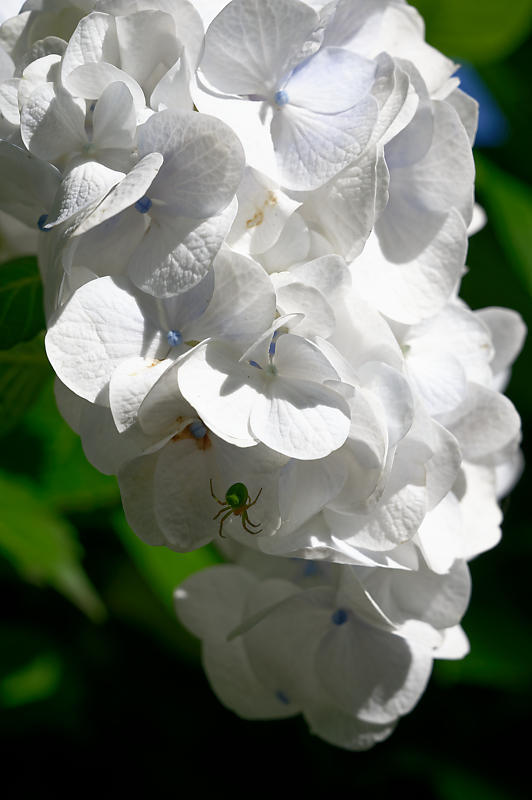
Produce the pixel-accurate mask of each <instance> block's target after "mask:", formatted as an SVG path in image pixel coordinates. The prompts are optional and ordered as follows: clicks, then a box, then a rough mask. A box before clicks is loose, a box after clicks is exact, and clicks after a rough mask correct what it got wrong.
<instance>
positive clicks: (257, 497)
mask: <svg viewBox="0 0 532 800" xmlns="http://www.w3.org/2000/svg"><path fill="white" fill-rule="evenodd" d="M261 492H262V486H261V487H260V489H259V493H258V495H257V496H256V498H255V499H254V501H253V502H252V503H248V505H247V508H251V506H254V505H255V503H256V502H257V500H258V499H259V497H260V493H261Z"/></svg>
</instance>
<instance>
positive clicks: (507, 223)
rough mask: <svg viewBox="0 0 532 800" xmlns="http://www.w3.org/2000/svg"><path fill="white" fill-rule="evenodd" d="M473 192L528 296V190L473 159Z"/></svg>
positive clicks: (531, 245) (531, 199) (531, 202)
mask: <svg viewBox="0 0 532 800" xmlns="http://www.w3.org/2000/svg"><path fill="white" fill-rule="evenodd" d="M475 161H476V167H477V188H478V190H479V198H480V200H481V201H482V202H483V203H484V205H485V206H486V210H487V212H488V216H489V221H490V224H491V225H492V226H493V228H494V230H495V232H496V234H497V238H498V239H499V241H500V243H501V245H502V247H503V249H504V250H505V252H506V255H507V256H508V259H509V264H510V266H511V267H512V269H513V270H514V273H515V275H516V277H517V278H518V280H519V282H520V283H521V286H522V288H523V289H526V291H527V292H528V294H529V295H530V296H532V190H531V189H530V188H529V187H528V186H526V184H523V183H521V182H520V181H518V180H517V179H516V178H514V177H512V176H511V175H508V174H507V173H506V172H503V170H501V169H499V168H498V167H496V166H495V165H494V164H492V163H491V162H490V161H489V160H488V159H487V158H484V157H482V156H480V155H478V154H477V155H476V159H475Z"/></svg>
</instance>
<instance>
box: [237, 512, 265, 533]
mask: <svg viewBox="0 0 532 800" xmlns="http://www.w3.org/2000/svg"><path fill="white" fill-rule="evenodd" d="M240 519H241V520H242V527H243V528H244V530H245V531H247V532H248V533H262V528H260V530H258V531H252V530H251V528H248V527H247V525H246V523H247V522H249V524H250V525H253V527H254V528H256V527H257V525H256V524H255V523H254V522H251V521H250V519H249V517H248V515H247V512H246V511H243V512H242V516H241V517H240Z"/></svg>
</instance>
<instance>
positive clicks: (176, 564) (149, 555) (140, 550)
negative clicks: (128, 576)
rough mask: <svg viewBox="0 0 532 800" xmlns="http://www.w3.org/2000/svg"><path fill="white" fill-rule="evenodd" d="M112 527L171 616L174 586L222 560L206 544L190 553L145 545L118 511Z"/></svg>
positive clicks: (212, 548)
mask: <svg viewBox="0 0 532 800" xmlns="http://www.w3.org/2000/svg"><path fill="white" fill-rule="evenodd" d="M113 525H114V528H115V530H116V532H117V534H118V536H119V537H120V539H121V540H122V544H123V545H124V547H125V548H126V550H127V551H128V553H129V555H130V556H131V558H132V560H133V562H134V563H135V565H136V567H137V569H138V570H139V572H140V573H141V574H142V575H143V577H144V578H145V580H146V581H147V582H148V584H149V586H150V587H151V589H152V591H153V592H154V594H155V595H157V596H158V597H159V598H160V599H161V600H162V602H163V603H164V605H165V606H166V607H167V608H168V609H169V611H170V612H171V614H172V615H173V616H175V612H174V604H173V594H174V590H175V589H176V587H177V586H179V584H180V583H182V581H184V580H185V578H186V577H188V575H192V574H193V573H194V572H199V570H200V569H204V568H205V567H211V566H213V565H214V564H219V563H221V562H222V561H223V559H222V558H221V556H219V555H218V553H217V551H216V550H215V549H214V547H211V546H209V545H207V547H202V548H200V549H199V550H194V551H192V552H191V553H175V552H174V551H173V550H169V549H168V548H167V547H153V546H151V545H149V544H145V542H143V541H142V540H141V539H139V537H138V536H136V535H135V534H134V533H133V531H132V530H131V528H130V527H129V525H128V524H127V522H126V520H125V517H124V514H123V513H122V512H120V513H118V514H116V515H115V517H114V519H113Z"/></svg>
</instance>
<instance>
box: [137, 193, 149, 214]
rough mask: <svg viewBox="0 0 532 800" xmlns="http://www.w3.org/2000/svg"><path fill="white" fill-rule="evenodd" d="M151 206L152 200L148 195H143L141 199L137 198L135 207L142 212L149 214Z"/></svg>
mask: <svg viewBox="0 0 532 800" xmlns="http://www.w3.org/2000/svg"><path fill="white" fill-rule="evenodd" d="M151 207H152V202H151V200H150V198H149V197H148V196H147V195H144V197H141V198H140V200H137V202H136V203H135V208H136V209H137V211H139V212H140V213H141V214H147V213H148V211H149V210H150V208H151Z"/></svg>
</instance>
